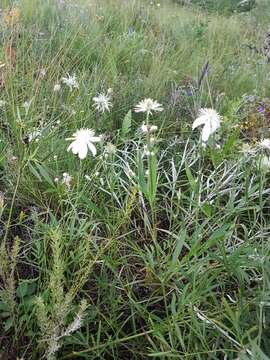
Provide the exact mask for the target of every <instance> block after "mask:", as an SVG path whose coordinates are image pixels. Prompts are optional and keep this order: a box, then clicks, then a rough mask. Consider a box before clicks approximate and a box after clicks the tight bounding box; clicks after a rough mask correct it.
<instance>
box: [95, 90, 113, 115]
mask: <svg viewBox="0 0 270 360" xmlns="http://www.w3.org/2000/svg"><path fill="white" fill-rule="evenodd" d="M110 93H111V89H109V90H108V91H107V94H104V93H100V94H98V95H97V96H95V97H93V101H94V107H95V108H96V110H97V111H99V112H101V113H104V112H105V111H108V112H110V107H112V103H111V97H110Z"/></svg>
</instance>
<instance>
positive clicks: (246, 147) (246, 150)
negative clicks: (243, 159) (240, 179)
mask: <svg viewBox="0 0 270 360" xmlns="http://www.w3.org/2000/svg"><path fill="white" fill-rule="evenodd" d="M241 152H242V153H243V154H244V155H246V156H249V155H250V156H254V155H255V154H256V149H255V148H254V147H253V146H251V145H250V144H249V143H244V144H243V146H242V149H241Z"/></svg>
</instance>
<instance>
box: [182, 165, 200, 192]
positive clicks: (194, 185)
mask: <svg viewBox="0 0 270 360" xmlns="http://www.w3.org/2000/svg"><path fill="white" fill-rule="evenodd" d="M185 169H186V174H187V178H188V181H189V184H190V187H191V189H192V191H193V192H195V193H196V192H197V190H198V184H197V182H196V180H195V179H194V177H193V175H192V172H191V170H190V168H189V166H188V164H187V163H185Z"/></svg>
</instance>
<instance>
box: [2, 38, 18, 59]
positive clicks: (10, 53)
mask: <svg viewBox="0 0 270 360" xmlns="http://www.w3.org/2000/svg"><path fill="white" fill-rule="evenodd" d="M5 55H6V59H7V60H8V61H10V62H11V63H12V64H13V63H15V61H16V50H15V48H14V47H13V46H12V43H11V41H9V42H7V43H6V45H5Z"/></svg>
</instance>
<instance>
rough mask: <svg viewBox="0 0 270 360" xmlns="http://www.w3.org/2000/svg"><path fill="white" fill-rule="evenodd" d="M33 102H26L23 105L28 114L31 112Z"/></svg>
mask: <svg viewBox="0 0 270 360" xmlns="http://www.w3.org/2000/svg"><path fill="white" fill-rule="evenodd" d="M31 102H32V100H30V101H25V102H24V103H23V107H24V109H25V111H26V112H28V111H29V109H30V106H31Z"/></svg>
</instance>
